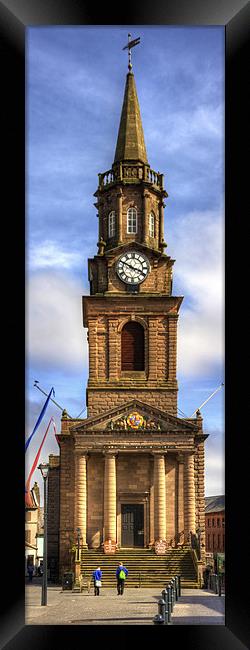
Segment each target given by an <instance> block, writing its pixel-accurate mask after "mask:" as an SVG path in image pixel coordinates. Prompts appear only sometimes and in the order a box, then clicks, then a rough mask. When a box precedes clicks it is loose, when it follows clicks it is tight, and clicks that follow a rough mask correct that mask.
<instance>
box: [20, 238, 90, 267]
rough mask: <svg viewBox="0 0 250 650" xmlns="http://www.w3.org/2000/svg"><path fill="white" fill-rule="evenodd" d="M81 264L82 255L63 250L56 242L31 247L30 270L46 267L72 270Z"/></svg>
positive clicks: (47, 241) (46, 242) (45, 242)
mask: <svg viewBox="0 0 250 650" xmlns="http://www.w3.org/2000/svg"><path fill="white" fill-rule="evenodd" d="M80 264H82V255H80V253H78V252H76V251H70V250H68V251H67V250H63V249H62V247H60V246H59V245H58V244H57V242H55V241H51V240H46V241H44V242H43V243H42V244H40V245H38V246H36V247H33V248H32V249H31V251H30V255H29V266H30V269H32V270H35V269H41V268H47V267H54V268H57V267H58V268H60V269H62V268H64V269H73V267H75V266H79V265H80Z"/></svg>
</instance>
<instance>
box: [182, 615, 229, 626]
mask: <svg viewBox="0 0 250 650" xmlns="http://www.w3.org/2000/svg"><path fill="white" fill-rule="evenodd" d="M190 619H195V616H173V617H172V623H173V625H224V626H225V621H224V616H197V622H196V621H195V620H194V621H192V622H191V621H190Z"/></svg>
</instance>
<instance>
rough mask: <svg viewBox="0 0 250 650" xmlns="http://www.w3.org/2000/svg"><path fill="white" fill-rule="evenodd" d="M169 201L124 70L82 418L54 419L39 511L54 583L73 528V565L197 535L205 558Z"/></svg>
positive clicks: (198, 449)
mask: <svg viewBox="0 0 250 650" xmlns="http://www.w3.org/2000/svg"><path fill="white" fill-rule="evenodd" d="M167 197H168V194H167V191H166V190H165V189H164V177H163V174H162V173H159V172H155V171H154V170H153V169H151V167H150V163H149V161H148V158H147V152H146V145H145V140H144V133H143V127H142V121H141V115H140V108H139V102H138V97H137V91H136V85H135V78H134V74H133V72H132V66H131V63H130V65H129V72H128V74H127V77H126V85H125V92H124V100H123V106H122V111H121V119H120V125H119V130H118V138H117V143H116V149H115V155H114V161H113V164H112V166H111V168H110V169H109V170H108V171H105V172H104V173H100V174H99V182H98V188H97V190H96V192H95V198H96V202H95V204H94V205H95V207H96V209H97V213H98V215H97V216H98V225H99V235H98V251H97V253H96V255H94V257H93V258H91V259H89V260H88V273H89V284H90V295H86V296H84V297H83V299H82V309H83V326H84V327H85V328H87V332H88V347H89V378H88V384H87V390H86V404H87V417H86V418H85V419H77V420H73V419H71V418H70V417H69V416H68V415H67V413H66V411H64V412H63V416H62V421H61V432H60V434H59V435H58V442H59V446H60V456H59V458H58V459H56V457H51V463H50V464H51V471H50V484H49V495H50V499H49V503H52V502H53V498H55V497H53V490H54V491H56V490H57V491H58V495H59V496H58V497H56V498H58V514H57V519H56V522H57V524H56V525H57V526H58V527H57V545H56V543H55V539H56V531H55V530H54V531H53V522H52V524H51V529H50V528H49V530H48V535H49V539H48V543H49V544H50V541H51V540H52V538H53V540H54V541H53V544H54V547H53V548H54V551H53V553H54V555H56V554H57V559H58V563H59V574H61V573H62V571H65V570H68V569H69V568H70V563H69V558H70V548H71V546H72V543H75V544H76V543H77V541H76V540H77V531H80V557H78V560H80V559H85V560H86V558H87V557H90V556H91V558H93V557H95V552H96V557H98V558H100V557H101V556H100V554H102V556H103V561H104V559H105V557H106V556H110V558H111V557H112V556H114V555H115V556H116V560H115V561H116V562H117V560H119V559H120V555H119V554H121V553H122V555H121V558H122V559H123V558H124V557H126V551H129V550H132V551H134V552H136V551H138V554H140V553H143V552H145V553H148V554H149V555H150V558H151V562H153V561H156V560H157V557H158V556H159V555H161V556H162V557H163V558H164V557H165V559H166V558H167V557H169V554H170V553H171V552H172V553H176V552H179V553H181V551H182V549H183V550H185V552H187V553H188V552H190V553H191V551H192V552H193V551H194V547H195V544H194V541H195V540H197V539H198V537H199V544H200V547H199V549H198V550H199V553H198V554H197V558H198V559H200V561H201V562H202V560H203V561H204V558H205V504H204V442H205V439H206V438H207V435H205V434H204V433H203V427H202V417H201V415H200V413H199V411H197V413H196V417H195V418H191V419H190V418H180V417H178V416H177V395H178V384H177V376H176V365H177V364H176V362H177V324H178V318H179V311H180V307H181V303H182V300H183V297H182V296H175V295H173V293H172V286H173V266H174V261H175V260H173V259H172V258H171V256H170V255H169V254H168V253H167V243H166V242H165V239H164V237H165V234H164V208H165V202H166V201H167ZM166 238H167V237H166ZM55 471H56V479H55ZM51 486H54V487H53V490H52V487H51ZM52 519H53V518H52ZM54 521H55V519H54ZM58 531H59V533H58ZM197 531H199V536H197ZM53 535H54V537H53ZM78 540H79V535H78ZM78 550H79V549H78ZM98 553H99V555H98ZM91 554H92V555H91ZM138 557H139V555H138ZM100 561H102V560H100ZM93 568H95V567H93Z"/></svg>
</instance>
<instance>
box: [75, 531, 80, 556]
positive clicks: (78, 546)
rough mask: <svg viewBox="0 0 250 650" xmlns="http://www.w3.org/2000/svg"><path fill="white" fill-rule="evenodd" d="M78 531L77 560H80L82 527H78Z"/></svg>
mask: <svg viewBox="0 0 250 650" xmlns="http://www.w3.org/2000/svg"><path fill="white" fill-rule="evenodd" d="M76 532H77V560H78V562H79V560H80V540H81V528H77V529H76Z"/></svg>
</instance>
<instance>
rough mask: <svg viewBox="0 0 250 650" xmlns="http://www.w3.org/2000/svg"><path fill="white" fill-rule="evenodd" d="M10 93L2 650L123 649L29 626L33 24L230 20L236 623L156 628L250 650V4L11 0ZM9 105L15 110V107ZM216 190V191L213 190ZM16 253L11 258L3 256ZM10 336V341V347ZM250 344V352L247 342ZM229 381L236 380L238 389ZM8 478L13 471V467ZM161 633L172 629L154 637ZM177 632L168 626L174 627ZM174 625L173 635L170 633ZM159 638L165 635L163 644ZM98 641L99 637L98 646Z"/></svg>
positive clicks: (230, 595) (89, 633) (104, 632)
mask: <svg viewBox="0 0 250 650" xmlns="http://www.w3.org/2000/svg"><path fill="white" fill-rule="evenodd" d="M0 24H1V53H2V63H3V66H2V76H1V85H2V90H3V96H2V102H1V107H2V108H4V112H3V116H2V121H1V124H2V131H3V135H4V136H5V148H4V153H3V150H2V177H4V180H3V184H2V188H3V189H2V200H3V198H4V199H5V206H4V207H2V210H3V213H2V214H3V217H2V256H1V258H2V262H3V275H2V277H3V281H2V308H3V310H2V324H3V325H4V328H5V329H4V334H3V335H2V336H4V346H3V347H4V350H5V352H6V363H5V366H4V365H2V368H3V370H4V372H3V374H2V378H3V386H4V395H3V399H2V470H3V468H4V467H6V469H7V477H6V478H4V479H3V488H4V489H3V490H2V513H1V520H2V535H1V542H2V553H1V559H2V562H1V586H2V596H3V598H2V599H1V613H2V624H1V630H2V632H1V634H2V640H1V647H2V648H6V650H14V649H15V650H16V649H17V648H18V649H19V648H22V647H25V648H27V647H28V648H32V649H33V648H34V649H35V650H40V649H43V650H44V648H48V649H49V650H50V649H52V648H54V647H56V646H57V644H58V645H59V644H60V645H61V646H62V647H65V646H67V645H69V646H70V647H71V648H76V647H78V646H79V644H80V643H81V644H83V643H86V642H92V643H95V644H96V643H98V641H99V642H101V643H103V642H105V641H106V640H107V641H108V643H110V642H112V641H113V642H115V643H117V642H118V643H119V636H118V635H117V632H118V628H117V627H115V626H98V627H97V628H95V630H94V631H93V629H91V628H90V627H88V626H79V627H78V626H56V625H55V626H39V625H36V626H30V625H27V626H26V625H25V619H24V580H23V575H24V571H23V569H24V553H23V551H24V491H23V488H22V486H24V480H25V478H24V462H23V458H24V455H23V447H24V427H25V406H24V405H25V353H24V341H25V301H24V299H23V297H24V296H25V265H24V260H25V27H26V26H29V25H49V24H51V25H53V24H57V25H60V24H64V25H79V24H82V25H88V24H89V25H92V24H93V25H105V24H107V25H112V24H113V25H122V24H124V25H128V26H131V25H137V24H145V25H147V24H148V25H157V24H161V25H165V24H166V25H168V24H173V25H180V24H181V25H185V24H186V25H224V26H225V39H226V62H225V66H226V88H225V90H226V133H225V162H226V178H225V181H226V187H225V213H226V242H225V243H226V247H225V280H226V284H225V298H226V312H225V313H226V319H225V324H226V326H225V342H226V388H225V395H226V400H225V423H226V435H225V440H226V443H225V444H226V466H225V473H226V518H225V521H226V576H227V577H226V625H225V627H224V626H185V627H184V626H179V627H178V626H177V627H174V626H172V627H168V632H167V634H168V636H167V638H166V632H165V633H164V631H163V628H162V627H158V628H156V627H155V626H149V627H147V628H146V636H147V641H148V642H149V643H150V642H151V641H152V639H153V638H154V637H155V634H158V637H157V640H158V641H160V642H164V643H166V642H167V643H169V642H170V638H169V635H171V643H174V644H179V643H180V642H181V640H182V639H183V643H185V647H190V648H192V650H196V648H197V649H198V648H199V649H200V648H202V650H206V648H209V649H210V648H213V650H217V649H218V650H222V649H224V648H226V649H227V650H230V649H232V650H244V648H246V647H249V646H247V645H246V644H248V643H249V638H250V633H249V617H248V613H247V606H246V593H245V592H246V589H245V588H244V585H247V584H248V575H249V569H248V564H249V561H248V546H249V545H248V539H247V533H246V528H247V519H248V517H247V515H248V508H247V494H248V454H247V450H246V446H247V438H248V429H249V424H248V401H249V400H248V399H247V398H248V394H247V381H246V380H244V378H243V371H244V366H245V364H244V363H243V360H244V361H245V359H246V353H247V351H248V349H247V341H248V336H247V334H248V329H249V328H248V316H247V313H246V307H245V305H246V304H247V289H246V285H244V280H246V278H247V277H248V273H249V272H248V270H247V266H246V262H247V260H248V256H249V255H248V256H247V251H246V249H245V250H244V246H243V244H244V242H245V241H246V238H245V236H244V233H245V225H246V221H244V219H246V215H247V213H246V203H245V204H244V201H245V202H246V194H247V191H248V183H249V181H248V179H247V176H246V174H247V171H246V170H247V165H246V163H244V148H245V139H246V128H247V120H246V117H247V102H246V86H247V72H246V65H247V63H246V61H247V58H246V45H247V36H248V33H247V32H248V29H249V28H248V25H249V3H247V2H246V0H244V1H243V0H242V1H239V0H238V1H237V2H236V0H235V2H233V1H231V2H229V1H228V0H221V1H220V2H219V1H218V0H210V2H206V0H200V1H199V2H195V1H194V0H190V1H189V2H186V0H182V1H179V2H178V3H177V2H175V3H174V2H171V3H170V2H166V3H164V2H162V3H159V2H157V0H155V2H154V3H152V2H151V3H149V2H146V1H145V2H144V3H142V4H141V5H139V3H134V4H133V5H132V6H128V5H127V4H124V5H122V6H119V5H118V4H117V5H115V6H114V5H112V4H110V6H109V5H108V3H105V5H103V7H102V8H101V7H100V5H99V4H98V9H95V7H93V3H92V4H91V3H90V2H83V1H82V0H8V1H5V2H1V3H0ZM5 109H6V110H5ZM247 181H248V182H247ZM211 191H212V188H211ZM4 252H5V253H6V257H5V259H4V255H3V253H4ZM5 341H6V342H7V341H8V344H6V343H5ZM243 346H244V347H243ZM227 382H228V383H227ZM2 475H3V471H2ZM156 629H157V630H159V629H161V630H162V631H161V632H159V631H158V632H155V630H156ZM164 630H166V628H164ZM170 630H171V632H170ZM142 633H143V634H145V628H144V629H143V630H142V627H140V626H137V628H136V629H135V626H127V627H126V634H125V635H124V637H125V642H126V643H128V641H129V638H130V636H131V640H132V639H134V638H135V637H136V638H137V639H140V640H141V638H142ZM159 635H160V638H159ZM98 637H99V639H98Z"/></svg>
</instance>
